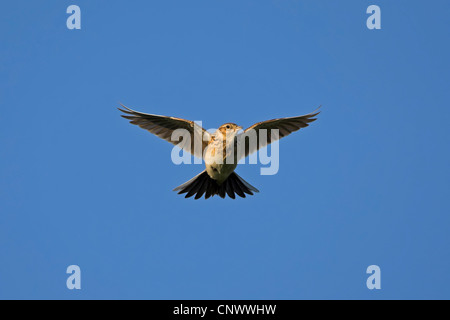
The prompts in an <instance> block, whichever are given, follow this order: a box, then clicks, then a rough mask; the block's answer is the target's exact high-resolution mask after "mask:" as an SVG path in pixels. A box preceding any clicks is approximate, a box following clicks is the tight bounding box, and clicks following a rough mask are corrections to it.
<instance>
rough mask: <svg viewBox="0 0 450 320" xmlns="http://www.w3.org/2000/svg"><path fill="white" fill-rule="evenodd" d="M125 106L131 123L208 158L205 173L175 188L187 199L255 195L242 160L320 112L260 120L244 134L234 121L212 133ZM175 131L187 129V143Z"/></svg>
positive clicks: (298, 127) (302, 126)
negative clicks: (242, 170)
mask: <svg viewBox="0 0 450 320" xmlns="http://www.w3.org/2000/svg"><path fill="white" fill-rule="evenodd" d="M122 107H123V108H124V109H120V108H119V110H120V111H122V112H123V113H124V115H122V117H123V118H125V119H128V120H130V123H131V124H134V125H138V126H139V127H141V128H142V129H145V130H147V131H149V132H150V133H153V134H154V135H156V136H158V137H160V138H162V139H164V140H166V141H168V142H170V143H172V144H174V145H177V146H179V147H180V148H181V149H183V150H184V151H187V152H189V153H191V154H192V155H194V156H196V157H198V158H200V159H203V160H205V166H206V169H205V170H204V171H203V172H201V173H200V174H198V175H197V176H195V177H194V178H192V179H191V180H189V181H187V182H185V183H183V184H182V185H180V186H178V187H176V188H175V189H174V190H173V191H179V192H178V193H179V194H183V193H187V194H186V198H189V197H192V196H194V195H195V199H200V198H201V197H202V196H203V194H205V199H208V198H209V197H211V196H214V195H216V194H217V195H219V196H220V197H222V198H225V197H226V195H228V196H229V197H230V198H232V199H235V198H236V196H235V194H237V195H238V196H240V197H242V198H245V194H249V195H253V192H259V191H258V189H256V188H255V187H254V186H252V185H251V184H250V183H248V182H247V181H245V180H244V179H242V178H241V177H240V176H239V175H238V174H237V173H236V172H234V170H235V169H236V167H237V164H238V162H239V160H240V159H242V158H245V157H247V156H248V155H250V154H251V153H253V152H256V151H257V150H259V149H260V148H263V147H265V146H267V145H268V144H270V143H272V142H273V141H276V140H279V139H281V138H283V137H286V136H288V135H289V134H291V133H292V132H295V131H297V130H300V129H301V128H305V127H307V126H308V125H309V123H310V122H313V121H315V120H316V118H314V117H315V116H317V115H318V114H319V113H320V112H318V111H314V112H312V113H309V114H306V115H303V116H299V117H291V118H281V119H273V120H268V121H263V122H259V123H256V124H254V125H253V126H251V127H249V128H248V129H246V130H244V131H243V132H241V133H239V131H240V130H241V129H242V127H240V126H238V125H236V124H234V123H225V124H223V125H222V126H220V127H219V129H217V131H216V132H215V133H209V132H208V131H206V130H205V129H203V128H202V127H201V126H200V125H198V124H196V123H195V122H193V121H189V120H184V119H180V118H174V117H166V116H159V115H154V114H146V113H141V112H138V111H134V110H131V109H129V108H127V107H125V106H124V105H122ZM176 130H182V131H184V132H186V134H187V137H186V138H187V139H183V140H184V141H182V142H185V143H180V141H179V140H177V139H174V138H173V133H174V132H175V131H176ZM252 138H253V139H252ZM247 141H248V142H249V143H247Z"/></svg>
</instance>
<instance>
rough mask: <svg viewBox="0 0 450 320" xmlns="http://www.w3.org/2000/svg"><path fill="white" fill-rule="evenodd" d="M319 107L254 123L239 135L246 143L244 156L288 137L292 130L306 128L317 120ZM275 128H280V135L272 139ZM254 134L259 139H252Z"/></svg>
mask: <svg viewBox="0 0 450 320" xmlns="http://www.w3.org/2000/svg"><path fill="white" fill-rule="evenodd" d="M319 108H320V107H319ZM319 108H317V110H316V111H314V112H312V113H309V114H305V115H303V116H299V117H291V118H279V119H273V120H267V121H263V122H258V123H256V124H254V125H252V126H251V127H249V128H248V129H246V130H245V131H244V132H243V133H241V134H239V136H238V139H239V141H240V143H241V144H242V143H244V145H243V146H244V151H245V152H244V154H243V156H245V157H247V156H248V155H250V154H252V153H253V152H255V151H257V150H259V149H260V148H263V147H265V146H267V145H269V144H271V143H272V142H273V141H276V140H279V139H281V138H283V137H286V136H288V135H290V134H291V133H292V132H295V131H298V130H300V129H302V128H306V127H307V126H309V124H310V123H311V122H313V121H316V120H317V118H314V117H315V116H317V115H318V114H319V113H320V112H319V111H318V109H319ZM273 129H277V130H278V133H279V136H278V138H277V137H274V138H275V139H273V141H272V134H271V130H273ZM263 130H264V131H265V134H263V133H262V132H263ZM252 131H254V132H255V133H256V135H251V134H250V133H252ZM252 136H253V137H256V140H257V141H251V139H250V138H251V137H252Z"/></svg>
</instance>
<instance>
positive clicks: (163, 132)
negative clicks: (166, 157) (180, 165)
mask: <svg viewBox="0 0 450 320" xmlns="http://www.w3.org/2000/svg"><path fill="white" fill-rule="evenodd" d="M121 106H122V107H123V108H124V109H120V108H118V109H119V110H120V111H122V112H123V113H125V114H124V115H122V117H123V118H125V119H128V120H130V123H131V124H135V125H137V126H139V127H141V128H142V129H145V130H147V131H149V132H151V133H153V134H154V135H156V136H158V137H160V138H161V139H164V140H166V141H168V142H170V143H172V144H174V145H178V146H179V147H180V148H182V149H183V150H185V151H188V152H190V153H191V154H192V155H194V156H196V157H198V158H200V159H201V158H203V151H204V149H205V148H206V147H207V145H208V141H209V140H210V139H211V136H210V134H209V133H208V132H207V131H206V130H205V129H203V128H202V127H201V126H199V125H198V124H196V123H195V122H193V121H189V120H185V119H180V118H174V117H166V116H158V115H154V114H147V113H141V112H138V111H134V110H131V109H129V108H127V107H125V106H124V105H121ZM177 129H184V130H186V131H185V132H188V133H189V134H190V143H188V142H187V140H186V139H184V138H182V139H183V141H179V140H175V141H173V140H172V133H173V132H174V131H175V130H177ZM180 140H181V138H180ZM205 140H206V141H205Z"/></svg>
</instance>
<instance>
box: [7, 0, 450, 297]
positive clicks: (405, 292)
mask: <svg viewBox="0 0 450 320" xmlns="http://www.w3.org/2000/svg"><path fill="white" fill-rule="evenodd" d="M71 4H76V5H79V6H80V8H81V15H82V22H81V26H82V28H81V30H68V29H67V28H66V19H67V17H68V14H66V8H67V7H68V6H69V5H71ZM371 4H377V5H379V6H380V8H381V10H382V29H381V30H368V29H367V27H366V19H367V18H368V15H367V14H366V9H367V7H368V6H369V5H371ZM449 15H450V3H449V2H448V1H444V0H435V1H432V2H429V1H386V0H376V1H360V0H352V1H350V0H348V1H332V0H327V1H294V0H265V1H260V0H239V1H237V0H236V1H222V0H221V1H196V0H193V1H175V0H173V1H170V2H168V1H132V2H130V1H114V2H112V1H105V0H102V1H100V0H95V1H92V0H89V1H87V0H73V1H8V2H5V3H4V4H2V10H1V12H0V75H1V76H0V211H1V214H0V262H1V263H0V298H2V299H15V298H19V299H334V298H338V299H396V298H410V299H431V298H446V299H448V298H450V275H449V272H448V270H450V257H449V252H450V239H449V233H448V232H449V227H450V217H449V214H450V205H449V203H448V199H449V196H450V188H449V179H450V170H449V162H450V152H449V145H450V134H449V133H450V131H449V123H450V111H449V107H448V101H449V98H450V96H449V91H448V89H449V83H450V81H449V80H450V79H449V78H450V76H449V59H448V57H449V56H450V45H449V42H448V39H449V36H450V32H449V31H450V28H449V26H448V17H449ZM119 102H122V103H124V104H126V105H127V106H129V107H132V108H134V109H137V110H140V111H143V112H148V113H154V114H164V115H169V116H177V117H182V118H186V119H191V120H201V121H202V122H203V124H204V126H205V127H206V128H213V127H217V126H219V125H221V124H222V123H225V122H235V123H237V124H239V125H241V126H244V127H248V126H250V125H252V124H253V123H255V122H259V121H262V120H266V119H272V118H278V117H285V116H295V115H302V114H305V113H309V112H311V111H313V110H314V109H315V108H316V107H317V106H319V105H322V106H323V108H322V113H321V114H320V116H319V119H318V121H316V122H315V123H314V124H313V125H311V126H310V127H308V128H306V129H305V130H301V131H300V132H298V133H296V134H293V135H291V136H289V137H287V138H285V139H283V140H282V141H281V142H280V171H279V173H278V174H277V175H274V176H261V175H259V169H260V166H258V165H247V166H239V167H238V168H237V172H238V173H239V174H240V175H241V176H242V177H243V178H244V179H246V180H247V181H249V182H250V183H251V184H253V185H254V186H256V187H257V188H258V189H259V190H260V191H261V192H260V193H259V194H257V195H256V196H253V197H249V198H246V199H237V200H234V201H233V200H230V199H226V200H222V199H220V198H217V197H215V198H213V199H209V200H207V201H206V200H199V201H194V200H192V199H184V198H183V197H181V196H178V195H177V194H176V193H174V192H172V191H171V190H172V189H173V188H174V187H176V186H178V185H179V184H181V183H183V182H185V181H186V180H188V179H190V178H191V177H193V176H194V175H196V174H197V173H199V172H200V171H202V170H203V167H202V165H181V166H176V165H174V164H173V163H172V162H171V159H170V153H171V150H172V146H171V145H170V144H168V143H167V142H164V141H162V140H159V139H158V138H156V137H155V136H152V135H151V134H149V133H147V132H145V131H144V130H142V129H139V128H138V127H135V126H131V125H129V124H128V123H127V122H126V121H125V120H124V119H122V118H120V117H119V112H118V111H117V110H116V107H117V106H118V103H119ZM72 264H75V265H79V266H80V268H81V272H82V280H81V281H82V289H81V290H79V291H77V290H74V291H71V290H68V289H67V288H66V279H67V277H68V275H67V274H66V268H67V267H68V266H69V265H72ZM373 264H375V265H378V266H380V268H381V283H382V289H381V290H378V291H377V290H374V291H370V290H368V289H367V287H366V279H367V277H368V275H367V274H366V268H367V267H368V266H369V265H373Z"/></svg>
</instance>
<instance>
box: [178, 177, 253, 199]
mask: <svg viewBox="0 0 450 320" xmlns="http://www.w3.org/2000/svg"><path fill="white" fill-rule="evenodd" d="M173 191H179V192H178V194H184V193H186V196H185V197H186V198H190V197H192V196H194V195H195V199H196V200H197V199H200V198H201V197H202V196H203V194H204V195H205V199H208V198H209V197H211V196H215V195H216V194H217V195H219V196H220V197H221V198H225V197H226V196H227V195H228V196H229V197H230V198H231V199H235V198H236V194H237V195H238V196H240V197H241V198H245V194H249V195H253V192H259V191H258V189H256V188H255V187H254V186H252V185H251V184H250V183H248V182H247V181H245V180H244V179H242V178H241V177H240V176H238V174H237V173H235V172H233V173H232V174H230V176H229V177H228V178H227V180H225V181H224V182H223V183H222V184H218V183H217V181H216V180H213V179H211V177H210V176H209V175H208V173H207V172H206V170H205V171H203V172H201V173H200V174H198V175H196V176H195V177H194V178H192V179H191V180H189V181H187V182H185V183H183V184H182V185H180V186H178V187H176V188H175V189H173ZM252 191H253V192H252Z"/></svg>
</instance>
